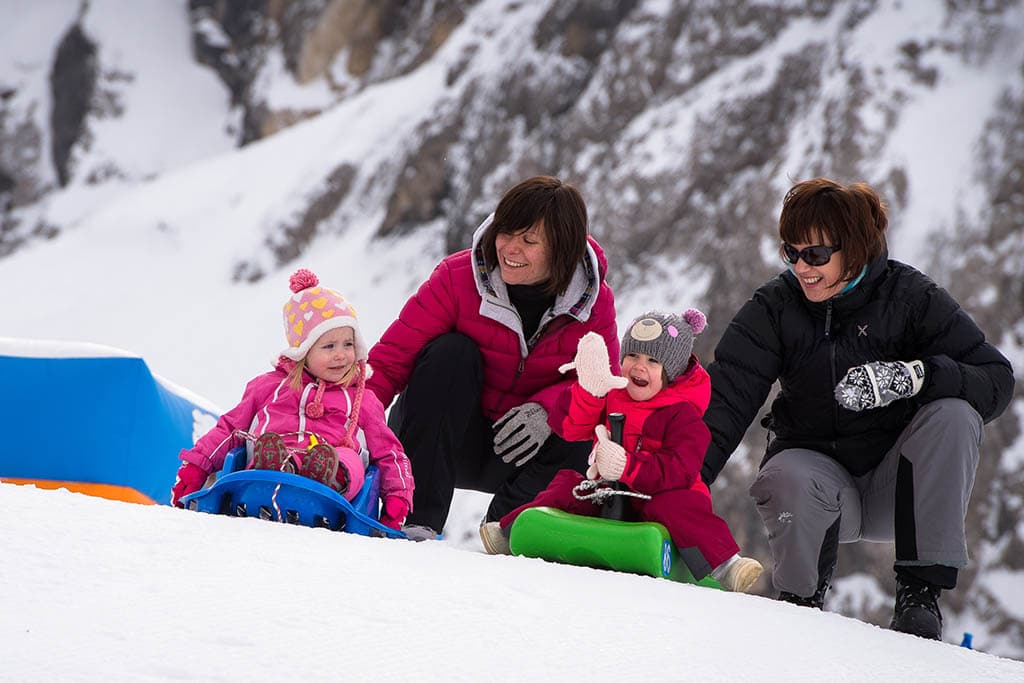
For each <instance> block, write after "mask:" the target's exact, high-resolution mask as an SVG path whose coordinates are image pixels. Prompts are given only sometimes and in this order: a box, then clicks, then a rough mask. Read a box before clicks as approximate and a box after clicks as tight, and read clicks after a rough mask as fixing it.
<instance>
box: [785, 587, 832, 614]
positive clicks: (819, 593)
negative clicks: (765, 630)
mask: <svg viewBox="0 0 1024 683" xmlns="http://www.w3.org/2000/svg"><path fill="white" fill-rule="evenodd" d="M826 592H828V584H827V583H823V584H821V585H820V586H818V590H816V591H814V595H811V596H809V597H806V598H805V597H801V596H799V595H796V594H795V593H790V592H789V591H782V592H780V593H779V600H781V601H783V602H791V603H793V604H794V605H800V606H801V607H811V608H814V609H824V608H825V593H826Z"/></svg>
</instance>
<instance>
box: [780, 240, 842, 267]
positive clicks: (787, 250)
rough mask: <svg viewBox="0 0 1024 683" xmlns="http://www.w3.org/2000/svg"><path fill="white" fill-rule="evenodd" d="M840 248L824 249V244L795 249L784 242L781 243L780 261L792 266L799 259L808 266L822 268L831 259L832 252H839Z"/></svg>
mask: <svg viewBox="0 0 1024 683" xmlns="http://www.w3.org/2000/svg"><path fill="white" fill-rule="evenodd" d="M840 248H841V247H839V246H835V247H826V246H825V245H824V244H816V245H814V246H813V247H804V248H803V249H797V248H796V247H794V246H793V245H791V244H788V243H786V242H783V243H782V260H783V261H785V262H787V263H790V264H793V263H796V262H797V261H798V260H799V259H803V260H804V263H806V264H807V265H809V266H823V265H825V264H826V263H828V262H829V261H830V260H831V259H832V254H833V252H837V251H839V249H840Z"/></svg>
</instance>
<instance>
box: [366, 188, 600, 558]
mask: <svg viewBox="0 0 1024 683" xmlns="http://www.w3.org/2000/svg"><path fill="white" fill-rule="evenodd" d="M606 269H607V262H606V261H605V258H604V254H603V252H602V251H601V248H600V247H599V246H598V244H597V242H595V241H594V240H593V239H591V238H589V237H588V235H587V209H586V205H585V204H584V202H583V198H582V196H580V193H579V191H578V190H577V189H576V188H575V187H573V186H572V185H569V184H566V183H563V182H562V181H560V180H559V179H557V178H552V177H547V176H538V177H534V178H530V179H528V180H525V181H523V182H521V183H520V184H518V185H516V186H515V187H513V188H512V189H510V190H509V191H508V192H507V193H505V195H504V196H503V197H502V198H501V201H500V202H499V203H498V206H497V208H496V210H495V211H494V213H493V214H492V215H491V216H488V217H487V219H486V220H484V222H483V223H482V224H481V225H480V227H479V228H477V230H476V233H475V234H474V235H473V244H472V247H471V248H470V249H467V250H464V251H460V252H458V253H456V254H453V255H451V256H448V257H447V258H445V259H444V260H442V261H441V263H439V264H438V265H437V267H436V268H435V269H434V272H433V274H431V276H430V278H429V279H428V280H427V281H426V282H424V283H423V285H421V286H420V288H419V290H418V291H417V292H416V293H415V294H414V295H413V296H412V297H411V298H410V299H409V300H408V301H407V302H406V304H405V306H404V307H403V308H402V311H401V313H400V314H399V317H398V319H397V320H396V321H395V322H394V323H392V324H391V326H390V327H389V328H388V329H387V330H386V331H385V332H384V334H383V335H382V337H381V339H380V342H378V343H377V344H376V345H375V346H374V347H373V348H372V349H371V350H370V361H371V362H372V363H373V365H374V368H375V370H376V372H375V374H374V376H373V377H372V378H371V379H370V380H369V381H368V382H367V387H368V388H370V389H371V390H372V391H373V393H374V394H376V396H377V397H378V398H379V399H380V401H381V402H382V403H383V404H384V405H385V406H386V405H389V404H390V403H391V401H392V400H393V399H394V398H395V396H396V395H398V394H400V396H399V397H398V401H397V403H396V404H395V406H394V407H393V408H392V409H391V414H390V419H389V424H390V425H391V427H392V429H394V430H395V433H396V434H398V438H399V439H400V440H401V442H402V444H403V445H404V446H405V450H406V452H407V453H408V454H409V457H410V459H411V461H412V466H413V472H414V473H415V475H416V481H417V487H416V495H415V504H414V506H413V508H414V509H413V512H412V513H411V514H410V516H409V523H408V524H407V526H406V533H407V534H408V535H409V536H410V537H413V538H420V539H423V538H432V537H436V536H437V534H439V533H440V532H441V531H442V530H443V529H444V525H445V522H446V520H447V518H448V510H449V507H450V506H451V501H452V495H453V493H454V489H455V488H456V487H459V488H468V489H475V490H478V491H483V492H487V493H493V494H494V498H493V499H492V501H491V504H490V507H489V508H488V510H487V515H486V517H485V520H484V521H493V520H497V519H500V518H501V517H502V516H503V515H504V514H506V513H508V512H509V511H511V510H513V509H515V508H516V507H518V506H520V505H522V504H523V503H525V502H527V501H529V500H532V499H533V497H534V496H535V495H536V494H537V493H538V492H540V491H542V490H543V489H544V488H545V487H546V486H547V484H548V482H550V481H551V478H552V477H553V476H554V475H555V473H556V472H557V471H558V470H560V469H563V468H566V467H568V468H572V469H576V470H578V471H580V472H583V471H584V470H586V467H587V463H586V461H587V455H588V453H589V450H590V448H589V444H587V443H586V442H577V443H573V442H569V441H566V440H565V439H563V438H562V436H561V435H560V434H559V433H558V430H559V429H560V428H561V425H562V422H563V418H564V409H563V413H559V411H558V409H557V408H556V401H557V398H558V396H559V394H560V393H561V392H562V390H563V389H565V388H566V387H567V386H568V385H569V384H570V383H571V382H572V381H573V379H574V377H573V376H568V377H566V376H563V375H561V374H559V372H558V367H559V366H560V365H562V364H563V363H565V362H567V361H569V360H571V359H572V357H573V355H574V354H575V352H576V345H577V343H578V342H579V340H580V338H581V337H582V336H583V335H584V334H586V333H587V332H596V333H597V334H599V335H601V337H603V338H604V339H605V341H606V342H607V344H608V347H609V348H610V349H612V351H613V353H614V354H615V357H616V358H618V345H619V341H618V335H617V332H616V327H615V302H614V298H613V296H612V291H611V289H610V288H609V287H608V285H607V284H605V282H604V275H605V271H606ZM616 369H617V368H616Z"/></svg>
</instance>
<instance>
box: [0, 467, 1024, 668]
mask: <svg viewBox="0 0 1024 683" xmlns="http://www.w3.org/2000/svg"><path fill="white" fill-rule="evenodd" d="M0 508H2V509H4V510H5V511H7V512H6V513H5V520H4V562H3V571H2V572H0V604H2V605H3V607H4V608H3V610H2V611H0V643H2V644H3V645H2V647H0V650H2V652H3V658H2V660H0V671H2V675H3V678H4V679H5V680H18V681H22V680H66V681H70V680H75V681H109V680H126V681H127V680H130V681H164V680H203V681H227V680H279V679H285V680H373V681H390V680H394V681H409V680H416V681H456V680H467V681H470V680H471V681H479V680H490V681H512V680H516V681H520V680H528V681H539V680H580V679H586V680H593V681H630V680H637V681H639V680H646V681H649V680H702V681H747V680H749V681H755V680H756V681H782V680H786V681H817V680H823V679H825V678H827V679H828V680H830V681H834V682H841V681H864V680H872V679H876V678H877V679H880V680H901V679H903V678H912V679H913V680H943V681H982V680H984V681H989V682H991V683H996V682H998V681H1020V680H1022V679H1024V663H1022V662H1017V661H1013V660H1009V659H1002V658H998V657H995V656H993V655H988V654H983V653H981V652H976V651H972V650H968V649H965V648H961V647H958V646H956V645H950V644H946V643H937V642H933V641H926V640H922V639H920V638H915V637H912V636H908V635H904V634H898V633H894V632H890V631H887V630H884V629H880V628H878V627H875V626H871V625H868V624H865V623H862V622H859V621H856V620H854V619H849V618H846V617H843V616H840V615H838V614H834V613H827V612H826V613H822V612H818V611H814V610H810V609H806V608H800V607H796V606H793V605H788V604H783V603H778V602H776V601H773V600H769V599H766V598H761V597H756V596H748V595H740V594H733V593H724V592H720V591H715V590H711V589H705V588H697V587H694V586H689V585H683V584H677V583H672V582H669V581H666V580H663V579H653V578H649V577H638V576H631V575H627V574H618V573H613V572H606V571H599V570H594V569H588V568H581V567H570V566H564V565H556V564H551V563H547V562H544V561H541V560H536V559H527V558H520V557H504V556H500V557H499V556H495V557H492V556H487V555H485V554H483V552H482V550H481V549H480V547H479V544H478V542H476V543H473V544H468V543H467V544H461V545H460V544H459V543H456V542H451V541H442V542H431V541H427V542H423V543H412V542H408V541H391V540H383V539H373V538H366V537H362V536H355V535H352V534H345V533H338V532H330V531H326V530H323V529H308V528H305V527H292V526H286V525H281V524H276V523H272V522H264V521H260V520H256V519H235V518H229V517H221V516H214V515H206V514H201V513H195V512H188V511H185V510H177V509H172V508H167V507H156V506H141V505H132V504H129V503H121V502H114V501H107V500H101V499H97V498H89V497H87V496H83V495H80V494H73V493H69V492H67V491H43V490H37V489H35V488H32V487H23V486H14V485H10V484H0ZM11 511H17V514H10V513H11Z"/></svg>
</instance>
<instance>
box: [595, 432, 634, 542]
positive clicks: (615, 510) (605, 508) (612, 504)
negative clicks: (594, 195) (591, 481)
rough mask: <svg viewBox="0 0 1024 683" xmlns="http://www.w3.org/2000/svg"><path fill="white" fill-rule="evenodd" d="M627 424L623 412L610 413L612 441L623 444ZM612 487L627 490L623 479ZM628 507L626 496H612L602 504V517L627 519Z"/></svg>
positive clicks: (617, 489)
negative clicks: (624, 428) (623, 434)
mask: <svg viewBox="0 0 1024 683" xmlns="http://www.w3.org/2000/svg"><path fill="white" fill-rule="evenodd" d="M625 424H626V416H625V415H624V414H622V413H609V414H608V425H609V426H610V427H611V430H610V432H611V437H612V441H614V442H615V443H617V444H619V445H620V446H621V445H622V432H623V427H624V426H625ZM612 488H613V489H614V490H616V491H625V490H626V486H625V484H623V483H622V482H621V481H617V482H615V483H614V484H612ZM628 511H629V510H628V507H627V506H626V496H610V497H609V498H608V499H607V500H606V501H605V502H604V504H603V505H601V517H602V518H604V519H617V520H620V521H623V522H625V521H627V518H628Z"/></svg>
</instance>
